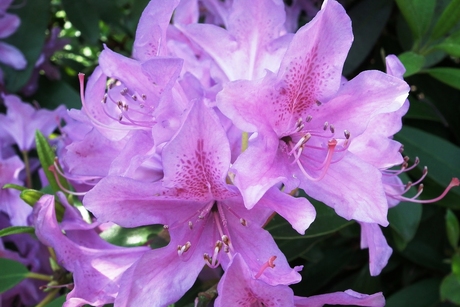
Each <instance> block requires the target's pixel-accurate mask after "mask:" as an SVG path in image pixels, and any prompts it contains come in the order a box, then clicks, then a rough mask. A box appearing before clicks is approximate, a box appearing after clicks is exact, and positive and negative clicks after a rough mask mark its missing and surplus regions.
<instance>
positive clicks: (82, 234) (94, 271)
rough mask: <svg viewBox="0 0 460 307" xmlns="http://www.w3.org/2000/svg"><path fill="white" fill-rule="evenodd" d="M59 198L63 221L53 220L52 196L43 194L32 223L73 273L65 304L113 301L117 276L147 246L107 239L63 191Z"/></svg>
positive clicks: (41, 239)
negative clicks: (63, 210) (72, 204)
mask: <svg viewBox="0 0 460 307" xmlns="http://www.w3.org/2000/svg"><path fill="white" fill-rule="evenodd" d="M59 200H60V202H61V203H62V204H63V205H64V207H65V214H64V218H63V220H62V223H61V224H60V225H59V224H58V222H57V220H56V213H55V209H54V196H51V195H44V196H42V198H40V200H39V201H38V202H37V203H36V204H35V206H34V225H35V229H36V235H37V237H38V238H39V239H40V241H41V242H42V243H43V244H45V245H47V246H50V247H52V248H53V249H54V250H55V252H56V256H57V260H58V263H59V264H60V265H61V266H62V267H64V268H65V269H67V270H68V271H70V272H72V273H73V280H74V281H73V284H74V286H73V290H72V291H71V292H70V293H69V294H67V301H66V303H65V304H64V306H83V305H84V304H90V305H96V306H99V305H103V304H108V303H112V302H113V301H114V298H115V297H116V295H117V293H118V291H119V283H120V276H121V275H122V273H123V272H124V271H125V270H126V269H127V268H128V267H129V266H130V265H131V264H132V263H134V262H135V261H136V260H137V259H139V257H141V256H142V254H144V253H145V252H146V251H147V250H148V248H147V247H135V248H124V247H119V246H114V245H111V244H109V243H107V242H106V241H104V240H103V239H102V238H100V237H99V235H98V233H97V232H96V230H95V229H94V228H95V227H97V226H98V225H99V224H98V223H96V224H87V223H86V222H85V221H83V219H82V218H81V216H80V214H79V212H78V210H77V209H75V208H73V207H72V206H70V205H69V204H68V203H67V200H66V199H65V197H64V196H63V195H60V197H59ZM63 231H65V235H64V234H63Z"/></svg>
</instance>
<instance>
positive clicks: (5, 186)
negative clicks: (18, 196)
mask: <svg viewBox="0 0 460 307" xmlns="http://www.w3.org/2000/svg"><path fill="white" fill-rule="evenodd" d="M3 189H15V190H18V191H24V190H26V189H27V188H26V187H23V186H22V185H17V184H12V183H7V184H5V185H4V186H3Z"/></svg>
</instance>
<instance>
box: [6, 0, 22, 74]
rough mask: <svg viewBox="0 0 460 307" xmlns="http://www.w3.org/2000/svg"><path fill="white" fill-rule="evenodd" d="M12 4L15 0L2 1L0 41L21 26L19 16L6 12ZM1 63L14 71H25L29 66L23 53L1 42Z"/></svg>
mask: <svg viewBox="0 0 460 307" xmlns="http://www.w3.org/2000/svg"><path fill="white" fill-rule="evenodd" d="M12 2H13V0H2V1H0V39H2V38H6V37H8V36H10V35H12V34H13V33H14V32H16V30H17V29H18V27H19V25H20V24H21V20H20V19H19V17H18V16H16V15H13V14H10V13H7V12H6V10H7V9H8V7H9V6H10V5H11V3H12ZM0 62H2V63H4V64H6V65H8V66H11V67H13V68H14V69H24V68H25V67H26V65H27V61H26V59H25V57H24V55H23V54H22V52H21V51H20V50H19V49H17V48H16V47H14V46H11V45H10V44H7V43H4V42H0ZM0 72H1V70H0ZM2 81H3V80H1V79H0V82H2Z"/></svg>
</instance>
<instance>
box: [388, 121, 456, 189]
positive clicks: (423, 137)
mask: <svg viewBox="0 0 460 307" xmlns="http://www.w3.org/2000/svg"><path fill="white" fill-rule="evenodd" d="M395 138H396V139H397V140H398V141H400V142H401V143H402V144H403V145H404V154H405V155H408V156H410V157H411V159H412V161H413V159H414V158H415V157H416V156H418V157H419V158H420V161H421V162H420V164H419V166H418V167H419V168H422V167H423V166H424V165H426V166H428V176H429V177H430V178H432V179H433V180H434V181H435V182H436V183H438V184H439V185H441V186H444V187H445V186H447V185H448V184H449V182H450V180H451V179H452V178H453V177H457V176H459V175H460V159H459V158H458V157H460V148H459V147H457V146H455V145H453V144H451V143H450V142H447V141H445V140H443V139H441V138H439V137H437V136H435V135H433V134H429V133H427V132H424V131H422V130H419V129H415V128H411V127H404V128H403V129H402V130H401V131H400V132H399V133H398V134H397V135H396V137H395ZM450 193H455V194H456V195H460V189H459V188H453V189H452V190H451V191H450ZM422 196H423V194H422Z"/></svg>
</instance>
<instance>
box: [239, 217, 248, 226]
mask: <svg viewBox="0 0 460 307" xmlns="http://www.w3.org/2000/svg"><path fill="white" fill-rule="evenodd" d="M240 224H241V225H243V226H247V225H248V223H247V222H246V220H245V219H244V218H240Z"/></svg>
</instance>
